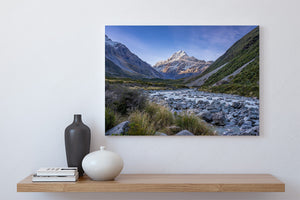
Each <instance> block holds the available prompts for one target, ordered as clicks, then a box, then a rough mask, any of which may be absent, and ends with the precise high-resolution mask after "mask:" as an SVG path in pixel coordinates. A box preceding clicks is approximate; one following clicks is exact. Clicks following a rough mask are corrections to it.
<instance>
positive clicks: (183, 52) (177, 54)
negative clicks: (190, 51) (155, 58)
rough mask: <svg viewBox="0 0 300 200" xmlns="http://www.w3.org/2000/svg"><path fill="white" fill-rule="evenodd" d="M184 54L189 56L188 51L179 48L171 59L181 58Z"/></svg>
mask: <svg viewBox="0 0 300 200" xmlns="http://www.w3.org/2000/svg"><path fill="white" fill-rule="evenodd" d="M184 56H188V55H187V53H186V52H185V51H183V50H179V51H177V52H175V53H174V54H173V55H172V56H171V57H170V58H169V60H175V59H180V58H182V57H184Z"/></svg>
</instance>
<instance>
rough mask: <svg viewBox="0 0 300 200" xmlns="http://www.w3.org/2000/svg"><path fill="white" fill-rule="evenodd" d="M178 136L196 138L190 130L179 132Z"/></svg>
mask: <svg viewBox="0 0 300 200" xmlns="http://www.w3.org/2000/svg"><path fill="white" fill-rule="evenodd" d="M176 136H194V134H193V133H191V132H189V131H188V130H182V131H180V132H178V133H177V134H176Z"/></svg>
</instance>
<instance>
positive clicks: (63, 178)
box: [32, 172, 78, 182]
mask: <svg viewBox="0 0 300 200" xmlns="http://www.w3.org/2000/svg"><path fill="white" fill-rule="evenodd" d="M77 179H78V172H76V173H75V175H74V176H38V175H37V174H34V175H32V182H64V181H66V182H75V181H77Z"/></svg>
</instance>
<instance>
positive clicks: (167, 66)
mask: <svg viewBox="0 0 300 200" xmlns="http://www.w3.org/2000/svg"><path fill="white" fill-rule="evenodd" d="M212 63H213V62H212V61H205V60H198V59H197V58H195V57H193V56H191V57H190V56H188V55H187V53H186V52H184V51H182V50H180V51H177V52H176V53H174V54H173V55H172V56H171V57H170V58H168V59H167V60H165V61H159V62H157V63H156V64H155V65H154V66H153V68H154V69H156V70H157V71H159V72H161V73H162V74H164V76H165V77H167V78H173V79H178V78H183V77H188V76H191V75H193V74H196V73H202V72H203V71H204V70H205V69H207V68H208V67H209V66H210V65H211V64H212Z"/></svg>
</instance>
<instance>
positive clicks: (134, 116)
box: [128, 110, 155, 135]
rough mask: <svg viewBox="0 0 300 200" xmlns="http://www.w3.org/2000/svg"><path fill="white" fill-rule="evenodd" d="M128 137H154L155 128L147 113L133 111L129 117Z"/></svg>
mask: <svg viewBox="0 0 300 200" xmlns="http://www.w3.org/2000/svg"><path fill="white" fill-rule="evenodd" d="M129 121H130V124H129V130H128V135H154V134H155V128H154V124H153V123H152V121H151V118H150V116H149V115H148V114H147V113H144V112H141V111H138V110H137V111H135V112H133V113H131V115H130V116H129Z"/></svg>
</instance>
